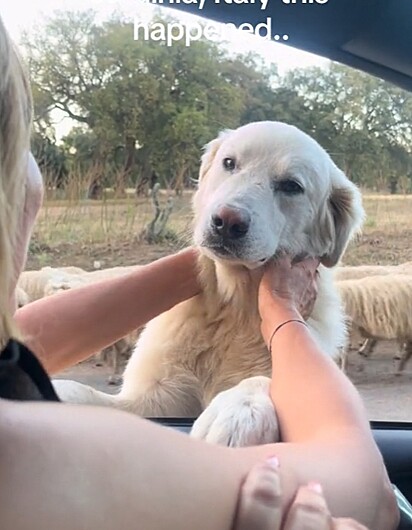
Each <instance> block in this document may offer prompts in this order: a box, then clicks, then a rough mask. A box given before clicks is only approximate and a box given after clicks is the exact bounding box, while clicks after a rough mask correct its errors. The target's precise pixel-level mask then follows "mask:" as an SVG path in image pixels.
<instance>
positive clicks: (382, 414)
mask: <svg viewBox="0 0 412 530" xmlns="http://www.w3.org/2000/svg"><path fill="white" fill-rule="evenodd" d="M396 352H397V346H396V344H394V343H392V342H382V343H381V344H380V345H379V347H378V348H377V349H376V351H375V352H374V353H373V354H372V356H371V358H368V359H364V358H363V357H361V356H360V355H358V354H357V353H356V352H352V353H351V355H350V356H349V359H348V366H347V375H348V376H349V378H350V379H351V381H352V382H353V383H354V384H355V386H356V388H357V389H358V390H359V392H360V394H361V395H362V397H363V400H364V403H365V406H366V409H367V412H368V416H369V418H370V419H372V420H381V421H412V361H411V362H410V364H409V365H407V366H406V368H405V371H404V372H403V373H402V374H401V375H399V376H397V375H396V361H393V356H394V355H395V353H396ZM111 375H112V371H111V369H110V368H109V367H108V366H107V365H106V366H97V365H96V361H95V360H94V359H92V360H89V361H86V362H83V363H80V364H79V365H77V366H75V367H74V368H71V369H69V370H66V371H64V372H62V373H61V374H59V376H58V378H59V379H74V380H75V381H79V382H81V383H85V384H88V385H91V386H93V387H94V388H97V389H99V390H102V391H104V392H108V393H110V394H115V393H116V392H117V391H118V388H119V387H118V386H116V385H111V384H109V383H108V380H109V378H110V376H111ZM302 397H303V396H302Z"/></svg>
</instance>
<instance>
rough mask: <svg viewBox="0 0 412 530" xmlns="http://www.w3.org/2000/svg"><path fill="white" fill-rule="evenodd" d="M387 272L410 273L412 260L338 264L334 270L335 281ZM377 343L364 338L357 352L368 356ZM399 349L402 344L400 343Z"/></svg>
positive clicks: (411, 271) (385, 273)
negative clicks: (392, 263) (380, 263)
mask: <svg viewBox="0 0 412 530" xmlns="http://www.w3.org/2000/svg"><path fill="white" fill-rule="evenodd" d="M389 274H412V261H408V262H405V263H401V264H399V265H358V266H340V267H337V268H336V269H335V271H334V278H335V281H343V280H358V279H361V278H365V277H367V276H383V275H389ZM377 343H378V340H376V339H370V338H366V339H365V340H364V342H363V343H362V345H361V346H360V348H359V350H358V353H359V354H360V355H363V356H364V357H369V356H370V355H371V354H372V353H373V351H374V349H375V347H376V344H377ZM400 347H401V350H402V349H403V348H404V344H403V343H401V345H400ZM401 356H402V354H396V355H395V357H394V358H395V359H396V360H399V359H400V358H401Z"/></svg>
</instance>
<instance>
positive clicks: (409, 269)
mask: <svg viewBox="0 0 412 530" xmlns="http://www.w3.org/2000/svg"><path fill="white" fill-rule="evenodd" d="M388 274H412V262H410V261H409V262H407V263H401V264H399V265H357V266H340V267H336V268H335V270H334V278H335V281H339V282H340V281H344V280H360V279H361V278H366V277H368V276H386V275H388Z"/></svg>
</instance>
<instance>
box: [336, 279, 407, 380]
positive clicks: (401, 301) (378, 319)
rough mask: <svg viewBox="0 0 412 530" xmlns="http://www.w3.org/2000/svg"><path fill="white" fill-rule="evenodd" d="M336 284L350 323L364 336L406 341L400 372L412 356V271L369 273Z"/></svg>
mask: <svg viewBox="0 0 412 530" xmlns="http://www.w3.org/2000/svg"><path fill="white" fill-rule="evenodd" d="M336 284H337V287H338V289H339V292H340V295H341V298H342V303H343V306H344V308H345V312H346V314H347V316H348V318H349V320H350V324H351V326H352V327H353V328H355V329H357V330H358V331H359V332H360V334H361V335H362V336H363V337H365V338H370V339H377V340H396V341H398V342H400V343H404V344H405V346H404V353H403V355H402V358H401V360H400V363H399V366H398V373H400V372H401V371H402V370H403V369H404V368H405V365H406V363H407V361H408V360H409V358H410V357H411V355H412V318H411V316H412V274H411V275H409V274H401V273H399V274H390V275H382V276H369V277H365V278H361V279H357V280H343V281H339V282H336ZM344 357H346V355H345V354H344ZM344 364H345V362H344V360H343V365H344Z"/></svg>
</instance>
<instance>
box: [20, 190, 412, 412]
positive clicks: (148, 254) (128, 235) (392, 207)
mask: <svg viewBox="0 0 412 530" xmlns="http://www.w3.org/2000/svg"><path fill="white" fill-rule="evenodd" d="M365 206H366V210H367V213H368V218H367V220H366V223H365V228H364V231H363V234H362V236H361V237H359V238H358V239H357V241H356V242H355V243H354V244H352V245H351V246H350V247H349V249H348V251H347V253H346V254H345V257H344V263H345V264H346V265H359V264H396V263H401V262H405V261H412V245H411V241H412V215H411V213H412V197H407V198H405V199H404V198H402V197H398V198H395V199H394V198H393V197H374V196H370V197H369V196H368V197H366V198H365ZM82 208H83V209H82V210H80V209H76V208H73V207H70V210H69V209H68V208H66V209H65V208H62V207H61V206H56V207H53V206H50V205H49V206H48V210H47V212H46V211H45V210H44V211H43V214H42V216H41V218H40V222H39V225H38V226H39V228H38V230H37V232H36V233H35V235H34V241H33V244H32V246H31V250H30V254H29V261H28V264H27V269H29V270H30V269H38V268H41V267H42V266H45V265H50V266H54V267H57V266H67V265H72V266H78V267H82V268H84V269H86V270H92V269H93V268H94V266H95V265H97V266H100V268H108V267H113V266H118V265H133V264H145V263H148V262H151V261H153V260H155V259H158V258H160V257H161V256H164V255H167V254H169V253H171V252H173V251H174V250H176V249H178V248H181V247H182V246H183V243H182V239H181V240H180V242H176V241H175V242H174V243H162V244H158V245H148V244H145V243H142V241H141V238H139V237H137V234H138V232H139V231H140V230H141V228H142V226H144V224H145V223H146V222H147V220H148V219H150V215H151V213H150V212H151V207H150V204H149V205H145V206H144V208H145V210H144V215H142V217H141V218H136V215H135V213H133V215H132V216H131V217H130V219H129V218H128V217H127V216H130V215H131V214H130V211H132V210H131V209H130V207H129V206H127V207H126V206H124V205H123V206H122V207H121V208H118V209H117V210H116V212H117V213H116V215H118V217H116V219H114V217H113V215H114V214H113V212H114V211H115V210H113V212H109V214H107V209H106V210H105V214H104V215H105V216H106V217H105V219H106V221H105V222H110V223H112V225H110V226H112V227H113V229H114V227H116V229H117V230H116V234H115V237H112V238H111V239H110V241H108V240H107V237H105V236H104V234H100V232H95V236H94V240H92V241H88V240H87V239H86V238H85V236H84V234H86V233H88V230H89V228H90V226H91V224H92V223H96V227H98V229H99V230H100V224H101V222H100V221H101V218H102V212H101V211H100V210H99V208H96V207H95V206H94V205H93V208H92V207H90V208H89V209H85V208H84V207H82ZM139 208H140V209H141V208H142V206H139ZM50 219H51V220H52V221H50ZM125 219H126V221H125ZM83 220H85V221H84V225H85V226H80V225H81V224H82V222H83ZM107 220H109V221H107ZM103 221H104V219H103ZM124 222H125V223H126V224H125V225H124V226H126V227H127V230H126V229H124V228H123V224H121V223H124ZM99 223H100V224H99ZM133 223H134V224H133ZM103 224H104V223H103ZM171 226H172V227H173V228H174V230H175V232H176V233H177V234H178V235H181V234H186V239H184V240H186V241H188V239H187V229H188V226H190V201H188V200H187V199H186V200H184V201H183V202H180V203H179V202H178V204H177V210H176V212H175V214H174V217H173V219H172V224H171ZM79 228H81V229H82V230H83V232H79ZM52 229H53V230H54V229H58V231H57V232H56V233H55V235H54V236H53V237H52ZM89 231H90V230H89ZM112 232H113V231H112ZM96 262H97V263H96ZM397 350H398V346H397V344H395V343H389V342H388V343H385V342H381V343H379V344H378V347H377V348H376V351H375V352H374V354H373V355H372V357H371V358H369V359H364V358H363V357H361V356H359V355H358V354H357V353H356V352H353V353H352V354H351V355H350V357H349V360H348V369H347V373H348V376H349V377H350V379H351V380H352V381H353V382H354V384H355V385H356V387H357V388H358V389H359V391H360V393H361V395H362V396H363V398H364V401H365V404H366V407H367V410H368V413H369V417H370V418H371V419H375V420H398V421H412V360H411V362H410V365H409V366H407V367H406V369H405V371H404V372H403V374H402V375H400V376H396V375H395V372H396V365H395V364H394V361H393V356H394V355H395V353H397ZM110 375H111V371H110V368H109V367H108V366H96V363H95V361H93V360H91V361H88V362H85V363H82V364H80V365H78V366H76V367H74V368H73V369H71V370H69V371H66V372H65V373H63V374H61V375H60V377H65V378H73V379H76V380H78V381H81V382H85V383H88V384H91V385H92V386H95V387H96V388H99V389H101V390H105V391H107V392H111V393H114V392H116V391H117V389H118V387H116V386H112V385H108V384H107V379H108V377H109V376H110Z"/></svg>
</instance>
